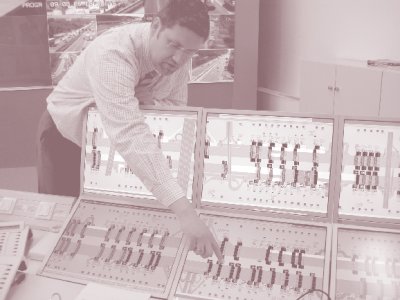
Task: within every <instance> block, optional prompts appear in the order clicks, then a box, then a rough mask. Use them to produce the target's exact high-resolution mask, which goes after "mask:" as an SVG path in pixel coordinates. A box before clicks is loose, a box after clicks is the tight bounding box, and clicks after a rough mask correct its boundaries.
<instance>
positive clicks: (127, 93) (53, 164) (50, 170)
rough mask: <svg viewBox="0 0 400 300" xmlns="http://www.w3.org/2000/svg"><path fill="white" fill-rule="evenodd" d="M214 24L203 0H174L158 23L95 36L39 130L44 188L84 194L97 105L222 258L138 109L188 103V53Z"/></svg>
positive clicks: (117, 139)
mask: <svg viewBox="0 0 400 300" xmlns="http://www.w3.org/2000/svg"><path fill="white" fill-rule="evenodd" d="M209 26H210V25H209V17H208V14H207V8H206V7H205V6H204V4H203V3H202V2H201V1H200V0H171V1H169V3H168V4H167V5H166V6H165V7H164V8H163V9H162V10H161V11H160V13H159V15H158V17H156V18H155V19H154V20H153V22H152V23H151V24H149V23H148V24H131V25H126V26H121V27H119V28H116V29H113V30H110V31H107V32H105V33H104V34H102V35H101V36H100V37H98V38H97V39H96V40H95V41H93V42H92V43H91V44H90V45H89V46H88V47H87V48H86V49H85V50H84V51H83V52H82V54H81V55H80V56H79V57H78V58H77V60H76V62H75V63H74V65H73V66H72V67H71V69H70V70H69V72H67V74H66V75H65V76H64V78H63V79H62V80H61V81H60V82H59V84H58V86H57V87H55V89H54V91H53V92H52V93H51V94H50V96H49V97H48V98H47V111H46V112H45V113H44V115H43V116H42V119H41V121H40V124H39V135H38V138H39V141H38V179H39V192H41V193H47V194H61V195H71V196H78V195H79V176H80V172H79V169H80V152H81V150H80V146H81V140H82V124H83V119H84V114H85V113H86V108H87V107H88V106H90V105H92V104H93V103H95V104H96V106H97V108H98V110H99V112H100V115H101V119H102V122H103V126H104V129H105V131H106V133H107V135H108V137H109V138H110V140H111V142H112V143H113V144H114V145H115V147H116V150H117V151H118V152H119V153H120V154H121V155H122V157H123V158H124V159H125V161H126V162H127V163H128V165H129V167H130V168H131V169H132V170H134V172H135V174H136V175H137V176H138V177H139V178H140V179H141V180H142V182H143V183H145V185H146V187H147V188H148V189H149V190H150V191H151V192H152V193H153V195H154V196H155V197H156V198H157V199H158V200H159V201H160V202H161V203H163V204H164V205H165V206H167V207H169V208H170V209H171V210H172V211H173V212H174V213H175V214H176V215H177V217H178V220H179V221H180V223H181V227H182V230H183V231H184V232H185V233H186V234H187V235H188V236H189V237H190V238H191V242H192V249H193V250H194V251H195V253H197V254H198V255H201V256H202V257H209V256H211V255H212V253H213V252H215V253H216V255H217V257H218V259H221V258H222V255H221V253H220V250H219V247H218V244H217V242H216V241H215V239H214V237H213V235H212V233H211V232H210V230H209V229H208V228H207V226H206V225H205V224H204V223H203V222H202V221H201V220H200V218H199V217H198V216H197V215H196V212H195V210H194V209H193V207H192V206H191V205H190V203H189V201H188V200H187V199H186V197H185V194H184V192H183V191H182V189H181V188H180V186H179V185H178V183H177V181H176V180H175V179H174V178H173V177H172V175H171V173H170V171H169V168H168V167H167V163H166V160H165V157H164V156H163V154H162V152H161V150H159V148H158V145H157V142H156V140H155V139H154V137H153V135H152V133H151V132H150V130H149V128H148V126H147V125H146V124H145V123H144V118H143V115H142V113H141V111H140V110H139V102H140V103H146V104H149V103H156V104H161V105H164V104H165V105H170V104H175V105H185V104H186V101H187V82H188V76H189V75H188V70H189V69H188V68H189V66H188V64H189V59H190V57H191V56H192V55H193V54H194V53H195V52H196V51H197V50H198V49H200V48H201V47H202V45H203V44H204V42H205V41H206V39H207V37H208V34H209Z"/></svg>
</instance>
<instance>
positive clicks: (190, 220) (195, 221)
mask: <svg viewBox="0 0 400 300" xmlns="http://www.w3.org/2000/svg"><path fill="white" fill-rule="evenodd" d="M170 208H171V209H172V210H173V211H174V213H175V214H176V215H177V217H178V220H179V222H180V223H181V228H182V231H183V232H184V233H185V234H186V235H187V236H188V237H189V239H190V250H193V251H194V252H195V253H196V254H197V255H200V256H201V257H203V258H207V257H210V256H212V254H213V253H215V255H216V256H217V259H218V261H222V259H223V257H222V253H221V251H220V249H219V246H218V243H217V241H216V240H215V238H214V236H213V234H212V233H211V231H210V229H209V228H208V227H207V226H206V224H204V222H203V221H202V220H201V219H200V218H199V216H198V215H197V214H196V211H195V210H194V208H193V207H192V206H191V205H190V204H189V202H188V201H187V199H183V198H181V199H179V200H177V201H176V202H175V203H173V204H172V205H171V206H170Z"/></svg>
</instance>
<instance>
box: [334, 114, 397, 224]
mask: <svg viewBox="0 0 400 300" xmlns="http://www.w3.org/2000/svg"><path fill="white" fill-rule="evenodd" d="M339 215H342V216H345V215H347V216H349V215H352V216H362V217H379V218H395V219H400V123H398V124H395V125H393V124H391V125H390V124H385V123H383V122H381V123H376V122H375V123H372V122H360V121H349V120H347V121H346V122H345V124H344V137H343V156H342V170H341V186H340V200H339Z"/></svg>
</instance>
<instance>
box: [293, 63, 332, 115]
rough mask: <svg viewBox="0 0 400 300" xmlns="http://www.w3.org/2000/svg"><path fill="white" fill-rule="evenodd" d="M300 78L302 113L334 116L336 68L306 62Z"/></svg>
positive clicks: (324, 64)
mask: <svg viewBox="0 0 400 300" xmlns="http://www.w3.org/2000/svg"><path fill="white" fill-rule="evenodd" d="M300 78H301V85H300V111H302V112H316V113H324V114H333V95H334V93H333V88H334V84H335V66H334V65H332V64H326V63H320V62H311V61H304V62H302V67H301V77H300Z"/></svg>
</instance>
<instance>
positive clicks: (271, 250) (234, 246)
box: [176, 215, 329, 300]
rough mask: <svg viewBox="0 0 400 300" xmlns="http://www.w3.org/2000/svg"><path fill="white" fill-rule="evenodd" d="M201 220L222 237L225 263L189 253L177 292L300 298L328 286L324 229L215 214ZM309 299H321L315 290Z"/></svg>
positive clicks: (238, 299)
mask: <svg viewBox="0 0 400 300" xmlns="http://www.w3.org/2000/svg"><path fill="white" fill-rule="evenodd" d="M201 218H202V219H203V220H204V221H205V222H206V224H207V225H208V226H209V227H210V228H211V230H212V232H213V233H214V235H215V236H216V238H217V240H219V241H220V249H221V251H222V253H223V255H224V262H223V263H218V262H217V260H216V257H215V256H213V257H212V258H211V259H202V258H201V257H200V256H197V255H195V254H194V253H193V252H189V253H188V255H187V258H186V261H185V264H184V267H183V271H182V274H181V276H180V280H179V283H178V287H177V292H176V296H185V297H190V298H191V299H193V298H196V299H235V300H245V299H246V300H264V299H297V298H298V297H299V296H300V295H301V294H303V293H305V292H307V291H308V290H309V289H314V288H317V289H324V286H323V285H324V284H323V283H324V276H329V271H328V270H326V272H325V270H324V266H325V263H326V261H325V252H326V251H325V249H326V244H325V243H326V241H327V232H326V228H325V227H317V226H315V227H314V226H307V225H295V224H288V223H275V222H270V221H260V220H250V219H241V218H230V217H223V216H214V215H201ZM328 247H329V246H328ZM326 288H327V287H325V289H326ZM307 299H320V298H319V297H318V295H317V294H314V295H313V296H310V298H307Z"/></svg>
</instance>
